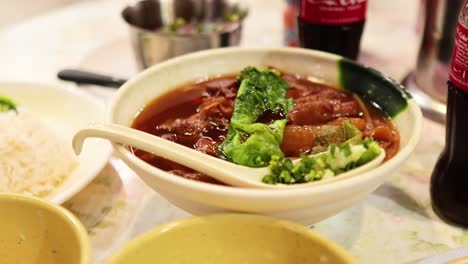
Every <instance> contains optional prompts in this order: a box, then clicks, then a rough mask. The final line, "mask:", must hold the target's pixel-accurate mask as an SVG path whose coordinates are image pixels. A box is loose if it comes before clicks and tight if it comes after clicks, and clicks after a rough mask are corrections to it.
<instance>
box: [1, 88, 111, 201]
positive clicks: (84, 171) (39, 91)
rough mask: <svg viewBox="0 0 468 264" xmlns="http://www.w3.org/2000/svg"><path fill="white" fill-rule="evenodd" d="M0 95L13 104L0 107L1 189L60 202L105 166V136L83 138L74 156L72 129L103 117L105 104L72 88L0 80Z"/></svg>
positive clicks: (108, 150) (107, 149) (107, 152)
mask: <svg viewBox="0 0 468 264" xmlns="http://www.w3.org/2000/svg"><path fill="white" fill-rule="evenodd" d="M0 96H5V97H7V98H9V99H11V100H12V101H14V102H15V103H16V104H17V109H16V111H14V110H10V111H3V112H1V111H0V192H11V193H20V194H25V195H31V196H36V197H39V198H43V199H45V200H48V201H50V202H52V203H55V204H62V203H63V202H65V201H67V200H68V199H70V198H71V197H73V195H75V194H76V193H78V192H79V191H80V190H81V189H83V188H84V187H85V186H86V185H88V184H89V183H90V182H91V180H93V179H94V177H95V176H96V175H97V174H98V173H99V172H100V171H101V170H102V168H103V167H104V166H105V165H106V163H107V161H108V159H109V157H110V155H111V153H112V147H111V144H110V143H109V142H108V141H107V140H103V139H87V140H86V142H85V144H84V148H83V151H82V152H81V154H80V155H79V156H76V155H75V154H74V152H73V149H72V143H71V142H72V138H73V135H74V134H75V132H76V131H78V130H80V129H82V128H85V127H86V126H88V125H89V124H91V123H97V122H102V121H104V119H105V106H104V104H103V103H101V102H100V101H98V100H97V99H95V98H94V97H92V96H91V95H88V94H86V93H84V92H82V91H80V90H78V89H76V88H70V87H61V86H55V85H46V84H34V83H19V82H0Z"/></svg>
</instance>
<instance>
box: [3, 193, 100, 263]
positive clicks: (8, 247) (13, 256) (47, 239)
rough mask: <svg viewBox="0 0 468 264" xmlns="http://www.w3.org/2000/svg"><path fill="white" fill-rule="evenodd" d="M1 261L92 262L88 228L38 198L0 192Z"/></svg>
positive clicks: (69, 214)
mask: <svg viewBox="0 0 468 264" xmlns="http://www.w3.org/2000/svg"><path fill="white" fill-rule="evenodd" d="M0 215H1V218H2V219H1V224H0V234H1V235H0V245H1V246H0V256H1V262H2V263H24V264H26V263H48V264H59V263H69V264H90V263H91V246H90V242H89V238H88V235H87V232H86V229H85V228H84V227H83V225H82V224H81V223H80V222H79V221H78V219H76V218H75V217H74V216H73V215H72V214H71V213H70V212H68V211H67V210H66V209H64V208H62V207H59V206H57V205H52V204H50V203H47V202H45V201H43V200H39V199H37V198H32V197H26V196H22V195H16V194H0Z"/></svg>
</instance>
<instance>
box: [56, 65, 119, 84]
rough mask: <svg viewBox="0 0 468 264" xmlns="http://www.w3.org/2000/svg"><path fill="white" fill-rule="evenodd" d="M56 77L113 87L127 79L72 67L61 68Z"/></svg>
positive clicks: (78, 82)
mask: <svg viewBox="0 0 468 264" xmlns="http://www.w3.org/2000/svg"><path fill="white" fill-rule="evenodd" d="M57 77H58V78H59V79H60V80H64V81H71V82H75V83H77V84H94V85H100V86H105V87H113V88H118V87H120V86H122V85H123V84H124V83H125V82H126V81H127V80H125V79H119V78H115V77H112V76H107V75H102V74H97V73H93V72H87V71H82V70H74V69H65V70H61V71H59V73H58V74H57Z"/></svg>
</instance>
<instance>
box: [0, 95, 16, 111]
mask: <svg viewBox="0 0 468 264" xmlns="http://www.w3.org/2000/svg"><path fill="white" fill-rule="evenodd" d="M10 110H13V111H15V112H16V103H15V102H13V101H12V100H11V99H10V98H7V97H5V96H1V95H0V112H7V111H10Z"/></svg>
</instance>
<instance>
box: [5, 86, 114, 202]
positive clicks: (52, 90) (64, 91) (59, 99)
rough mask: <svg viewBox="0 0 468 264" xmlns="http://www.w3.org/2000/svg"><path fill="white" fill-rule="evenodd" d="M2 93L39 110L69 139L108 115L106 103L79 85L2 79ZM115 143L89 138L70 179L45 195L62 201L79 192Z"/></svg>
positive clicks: (96, 171) (42, 116) (101, 165)
mask: <svg viewBox="0 0 468 264" xmlns="http://www.w3.org/2000/svg"><path fill="white" fill-rule="evenodd" d="M0 94H1V95H4V96H7V97H9V98H11V99H13V101H15V102H17V103H18V105H19V106H24V107H26V108H28V109H29V110H31V111H32V112H33V113H35V114H37V115H38V116H39V117H40V118H41V119H43V120H44V121H46V122H47V123H50V124H51V125H53V126H54V128H55V129H56V130H58V131H59V132H60V133H63V135H64V137H65V138H66V139H67V140H69V142H70V146H71V138H72V136H73V134H74V133H75V132H76V131H78V130H80V129H81V128H83V127H86V126H87V125H88V124H90V123H93V122H100V121H103V120H104V119H105V106H104V105H103V104H102V103H100V102H99V101H98V100H97V99H95V98H94V97H92V96H90V95H87V94H86V93H84V92H81V91H79V90H76V89H72V88H67V87H61V86H55V85H49V84H36V83H23V82H0ZM111 153H112V147H111V145H110V143H109V142H108V141H106V140H102V139H89V140H87V141H86V142H85V144H84V148H83V152H82V153H81V154H80V156H79V162H80V164H79V166H78V167H77V168H76V169H75V170H73V171H72V172H70V175H69V176H68V177H67V179H66V180H65V181H64V182H63V183H62V184H61V185H60V186H59V187H58V188H57V189H55V190H53V191H52V192H51V193H50V194H48V195H47V196H45V197H41V198H43V199H45V200H48V201H50V202H52V203H54V204H62V203H63V202H65V201H67V200H68V199H70V198H71V197H72V196H73V195H75V194H76V193H78V192H79V191H80V190H81V189H83V188H84V187H85V186H86V185H88V183H89V182H91V180H93V179H94V177H95V176H96V175H97V174H98V173H99V172H100V171H101V169H102V168H103V167H104V165H106V163H107V161H108V159H109V157H110V155H111Z"/></svg>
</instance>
